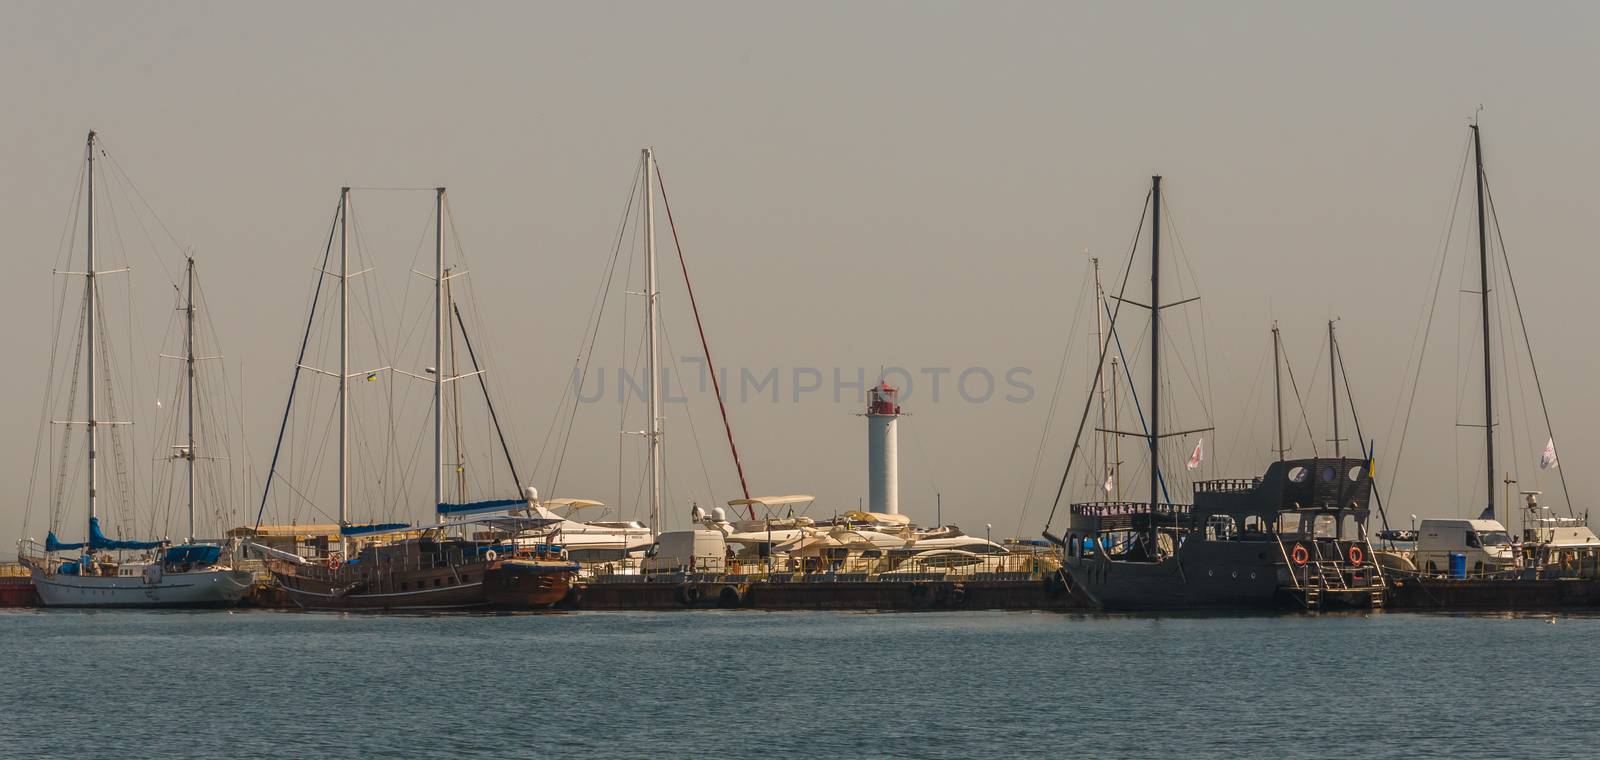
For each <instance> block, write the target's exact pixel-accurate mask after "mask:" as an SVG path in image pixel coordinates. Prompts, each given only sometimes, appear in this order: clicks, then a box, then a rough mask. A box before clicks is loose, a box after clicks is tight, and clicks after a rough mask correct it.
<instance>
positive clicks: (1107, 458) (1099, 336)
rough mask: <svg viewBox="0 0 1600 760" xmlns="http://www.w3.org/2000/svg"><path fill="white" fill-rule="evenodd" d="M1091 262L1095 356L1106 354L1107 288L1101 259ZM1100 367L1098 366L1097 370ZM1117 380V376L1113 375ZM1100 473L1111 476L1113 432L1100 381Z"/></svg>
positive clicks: (1094, 259)
mask: <svg viewBox="0 0 1600 760" xmlns="http://www.w3.org/2000/svg"><path fill="white" fill-rule="evenodd" d="M1089 263H1090V264H1092V265H1094V350H1095V356H1096V357H1097V358H1098V357H1103V356H1105V345H1106V336H1105V333H1106V322H1105V313H1106V309H1105V302H1106V293H1105V290H1104V289H1102V288H1101V287H1100V259H1098V258H1090V259H1089ZM1099 371H1100V368H1099V367H1096V368H1095V372H1097V373H1098V372H1099ZM1113 380H1115V377H1113ZM1099 385H1100V430H1101V431H1102V432H1101V433H1100V474H1101V475H1102V476H1105V477H1107V478H1109V477H1111V435H1112V434H1111V433H1110V432H1106V431H1107V430H1108V428H1107V426H1106V386H1105V383H1100V384H1099Z"/></svg>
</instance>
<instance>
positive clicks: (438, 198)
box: [433, 187, 445, 523]
mask: <svg viewBox="0 0 1600 760" xmlns="http://www.w3.org/2000/svg"><path fill="white" fill-rule="evenodd" d="M433 210H434V230H433V506H434V510H433V514H434V519H435V520H436V521H437V522H441V523H442V522H444V513H442V512H440V511H439V505H440V504H443V503H444V277H445V275H444V188H442V187H440V188H435V192H434V197H433Z"/></svg>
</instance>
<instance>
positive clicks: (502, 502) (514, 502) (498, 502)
mask: <svg viewBox="0 0 1600 760" xmlns="http://www.w3.org/2000/svg"><path fill="white" fill-rule="evenodd" d="M527 505H528V501H527V500H526V499H490V500H488V501H469V502H467V503H465V504H451V503H448V502H440V503H439V514H441V515H470V514H476V513H478V512H499V511H502V510H506V509H515V508H518V507H525V506H527Z"/></svg>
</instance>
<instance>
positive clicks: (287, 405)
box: [255, 191, 345, 530]
mask: <svg viewBox="0 0 1600 760" xmlns="http://www.w3.org/2000/svg"><path fill="white" fill-rule="evenodd" d="M340 196H341V202H340V203H339V208H338V210H337V211H335V212H334V214H333V223H332V224H330V225H329V226H328V242H327V244H326V245H325V246H324V247H323V252H322V266H320V267H318V272H317V287H316V289H315V290H314V291H313V292H312V294H311V311H310V313H308V314H307V315H306V330H305V334H304V335H303V336H302V337H301V338H300V351H299V353H298V354H297V356H296V357H295V363H294V372H293V373H292V374H291V375H290V378H289V399H288V400H287V401H285V402H284V405H283V421H282V422H280V423H279V424H278V441H277V443H275V444H273V446H272V463H271V464H269V465H268V466H267V476H266V482H265V484H263V485H262V487H261V508H260V509H258V510H256V524H255V529H256V530H260V529H261V517H262V515H264V514H265V513H266V511H267V497H268V496H269V495H270V494H271V493H272V478H273V475H275V474H276V473H277V471H278V455H279V454H280V453H282V452H283V434H284V432H285V431H286V430H288V428H289V413H290V412H291V411H293V409H294V391H295V388H296V387H297V386H298V385H299V384H300V365H301V364H303V363H304V362H305V358H306V346H307V345H308V344H309V343H310V342H311V327H312V325H314V324H316V317H317V302H318V301H319V300H320V299H321V297H322V281H323V280H324V279H326V278H327V275H325V274H323V272H325V271H327V269H328V260H329V259H330V258H331V257H332V256H333V236H334V234H335V233H337V232H338V231H339V217H340V215H342V214H343V213H344V212H345V203H344V202H343V200H345V199H344V193H343V192H342V191H341V193H340ZM290 488H291V489H293V488H294V486H292V485H291V486H290ZM297 493H298V492H297ZM301 498H303V499H304V498H305V497H304V496H303V495H302V496H301ZM305 501H306V503H308V504H314V503H313V502H312V501H311V500H310V499H305Z"/></svg>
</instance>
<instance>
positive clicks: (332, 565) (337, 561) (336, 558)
mask: <svg viewBox="0 0 1600 760" xmlns="http://www.w3.org/2000/svg"><path fill="white" fill-rule="evenodd" d="M343 564H344V555H342V554H340V553H338V552H334V553H332V554H329V555H328V569H329V570H338V569H339V566H340V565H343Z"/></svg>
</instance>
